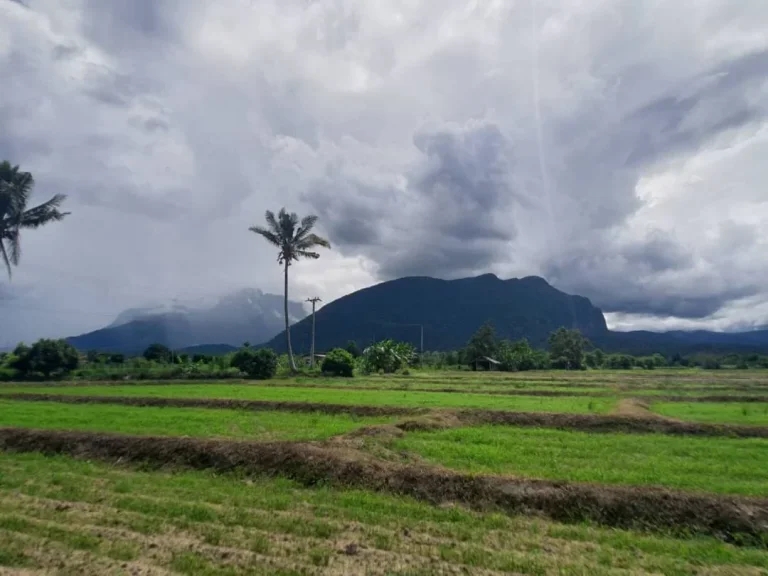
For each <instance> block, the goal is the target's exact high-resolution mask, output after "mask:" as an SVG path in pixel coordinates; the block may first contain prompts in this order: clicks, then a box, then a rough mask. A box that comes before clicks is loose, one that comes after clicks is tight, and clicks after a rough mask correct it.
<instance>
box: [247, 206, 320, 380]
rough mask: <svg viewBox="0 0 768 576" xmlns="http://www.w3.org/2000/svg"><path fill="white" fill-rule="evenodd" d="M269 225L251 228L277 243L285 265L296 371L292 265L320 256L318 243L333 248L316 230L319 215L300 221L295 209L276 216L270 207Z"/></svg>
mask: <svg viewBox="0 0 768 576" xmlns="http://www.w3.org/2000/svg"><path fill="white" fill-rule="evenodd" d="M265 218H266V220H267V226H266V227H263V226H251V227H250V228H249V230H250V231H251V232H255V233H256V234H259V235H260V236H263V237H264V239H265V240H266V241H267V242H269V243H270V244H272V245H273V246H277V248H278V253H277V262H278V264H281V265H282V266H283V270H284V273H285V292H284V301H283V303H284V315H285V338H286V342H287V344H288V359H289V361H290V364H291V370H292V371H294V372H296V362H295V361H294V359H293V348H291V330H290V322H289V318H288V268H289V266H290V265H291V264H292V263H293V262H294V261H298V260H299V259H301V258H310V259H312V260H316V259H318V258H320V254H318V253H317V252H313V251H312V249H313V248H315V247H317V246H322V247H323V248H330V247H331V244H330V242H328V240H326V239H325V238H321V237H320V236H318V235H317V234H313V233H312V228H314V226H315V224H316V223H317V216H305V217H304V218H302V219H301V222H299V217H298V216H297V215H296V214H295V213H293V212H291V213H290V214H289V213H288V212H286V211H285V208H281V209H280V212H278V214H277V217H275V214H274V212H272V211H270V210H267V212H266V214H265Z"/></svg>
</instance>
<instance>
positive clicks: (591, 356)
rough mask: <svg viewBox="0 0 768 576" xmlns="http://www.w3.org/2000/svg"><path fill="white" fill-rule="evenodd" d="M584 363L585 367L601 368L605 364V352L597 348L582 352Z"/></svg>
mask: <svg viewBox="0 0 768 576" xmlns="http://www.w3.org/2000/svg"><path fill="white" fill-rule="evenodd" d="M584 364H585V365H586V367H587V368H602V367H603V364H605V352H603V351H602V350H600V348H597V349H595V350H592V351H591V352H587V353H586V354H584Z"/></svg>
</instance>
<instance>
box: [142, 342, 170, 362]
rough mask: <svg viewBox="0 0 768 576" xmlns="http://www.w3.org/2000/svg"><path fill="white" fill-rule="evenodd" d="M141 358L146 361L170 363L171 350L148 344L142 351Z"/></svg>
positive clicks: (166, 347) (159, 345) (163, 346)
mask: <svg viewBox="0 0 768 576" xmlns="http://www.w3.org/2000/svg"><path fill="white" fill-rule="evenodd" d="M143 356H144V358H146V359H147V360H154V361H155V362H170V361H171V350H170V348H168V346H165V345H163V344H150V345H149V346H147V349H146V350H144V354H143Z"/></svg>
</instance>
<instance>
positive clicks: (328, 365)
mask: <svg viewBox="0 0 768 576" xmlns="http://www.w3.org/2000/svg"><path fill="white" fill-rule="evenodd" d="M354 369H355V359H354V358H353V357H352V354H350V353H349V352H347V351H346V350H342V349H341V348H335V349H333V350H331V351H330V352H328V354H327V355H326V356H325V359H324V360H323V366H322V371H323V374H330V375H332V376H343V377H345V378H351V377H352V374H353V372H354Z"/></svg>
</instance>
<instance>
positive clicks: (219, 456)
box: [0, 370, 768, 576]
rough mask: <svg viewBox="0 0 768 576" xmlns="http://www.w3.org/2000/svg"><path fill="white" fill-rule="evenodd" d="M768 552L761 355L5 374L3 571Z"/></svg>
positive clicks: (437, 568) (257, 570)
mask: <svg viewBox="0 0 768 576" xmlns="http://www.w3.org/2000/svg"><path fill="white" fill-rule="evenodd" d="M76 573H77V574H89V575H90V574H93V575H96V574H126V575H132V574H142V575H154V574H158V575H159V574H286V575H287V574H296V575H298V574H392V575H428V574H506V573H512V574H535V575H549V574H557V575H560V574H585V575H586V574H589V575H590V576H592V575H604V574H605V575H614V574H615V575H630V574H633V575H634V574H673V575H677V574H679V575H683V574H702V575H703V574H711V575H741V574H746V575H753V574H754V575H758V574H768V374H767V373H766V372H764V371H751V370H740V371H725V370H723V371H706V372H705V371H695V370H684V371H683V370H656V371H647V372H646V371H628V372H609V371H586V372H578V373H566V372H546V373H536V372H534V373H512V374H509V373H481V372H478V373H472V372H419V371H415V372H413V373H412V374H411V375H408V376H391V377H387V376H373V377H356V378H352V379H346V380H343V379H328V378H294V379H278V380H272V381H268V382H263V383H261V382H232V381H227V382H201V381H184V382H151V381H136V382H115V383H111V382H110V383H106V382H105V383H88V384H83V383H77V382H58V383H55V384H46V385H40V384H35V385H31V384H14V383H8V384H3V385H0V574H19V575H21V574H76Z"/></svg>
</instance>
